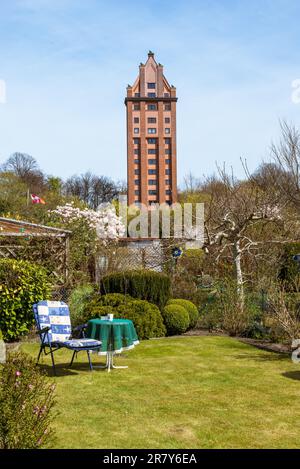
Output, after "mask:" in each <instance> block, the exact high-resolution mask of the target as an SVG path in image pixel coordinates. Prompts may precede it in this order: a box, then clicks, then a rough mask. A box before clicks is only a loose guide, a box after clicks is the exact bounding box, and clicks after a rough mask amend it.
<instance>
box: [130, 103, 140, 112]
mask: <svg viewBox="0 0 300 469" xmlns="http://www.w3.org/2000/svg"><path fill="white" fill-rule="evenodd" d="M132 108H133V110H134V111H139V110H140V105H139V104H134V105H133V106H132Z"/></svg>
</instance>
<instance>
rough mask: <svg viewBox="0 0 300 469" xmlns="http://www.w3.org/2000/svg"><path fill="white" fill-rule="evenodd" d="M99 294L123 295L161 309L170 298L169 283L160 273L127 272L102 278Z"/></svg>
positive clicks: (147, 271) (165, 276)
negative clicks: (152, 304)
mask: <svg viewBox="0 0 300 469" xmlns="http://www.w3.org/2000/svg"><path fill="white" fill-rule="evenodd" d="M100 292H101V294H102V295H105V294H107V293H123V294H126V295H130V296H133V297H134V298H137V299H140V300H147V301H149V302H150V303H154V304H155V305H157V306H158V307H159V308H163V307H164V306H165V305H166V303H167V301H168V300H169V298H170V296H171V281H170V278H169V277H168V275H165V274H162V273H160V272H154V271H152V270H128V271H123V272H117V273H113V274H110V275H106V276H104V277H103V279H102V280H101V285H100Z"/></svg>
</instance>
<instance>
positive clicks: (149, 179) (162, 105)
mask: <svg viewBox="0 0 300 469" xmlns="http://www.w3.org/2000/svg"><path fill="white" fill-rule="evenodd" d="M176 102H177V97H176V88H175V87H174V86H171V85H170V84H169V83H168V81H167V79H166V77H165V76H164V73H163V66H162V65H161V64H160V63H157V62H156V60H155V58H154V54H153V52H151V51H150V52H149V53H148V59H147V62H146V63H145V64H143V63H141V64H140V67H139V75H138V77H137V79H136V81H135V82H134V84H133V85H132V86H130V85H128V86H127V96H126V98H125V105H126V108H127V184H128V203H129V204H130V205H131V204H133V203H135V204H138V203H143V204H145V205H151V204H152V203H160V204H161V203H164V202H165V203H168V204H172V203H174V202H176V201H177V170H176Z"/></svg>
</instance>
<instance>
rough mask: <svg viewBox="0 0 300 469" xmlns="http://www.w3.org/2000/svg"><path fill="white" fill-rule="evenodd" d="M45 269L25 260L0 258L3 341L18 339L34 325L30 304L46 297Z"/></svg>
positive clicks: (47, 286)
mask: <svg viewBox="0 0 300 469" xmlns="http://www.w3.org/2000/svg"><path fill="white" fill-rule="evenodd" d="M49 294H50V285H49V283H48V276H47V271H46V270H45V269H44V268H43V267H41V266H38V265H35V264H31V263H30V262H27V261H19V260H14V259H1V260H0V328H1V329H2V332H3V336H4V339H5V340H8V341H9V340H15V339H18V338H19V337H20V336H21V335H22V334H25V333H26V332H28V330H29V328H30V327H31V326H32V325H33V324H34V316H33V312H32V305H33V304H34V303H36V302H37V301H40V300H45V299H48V298H49Z"/></svg>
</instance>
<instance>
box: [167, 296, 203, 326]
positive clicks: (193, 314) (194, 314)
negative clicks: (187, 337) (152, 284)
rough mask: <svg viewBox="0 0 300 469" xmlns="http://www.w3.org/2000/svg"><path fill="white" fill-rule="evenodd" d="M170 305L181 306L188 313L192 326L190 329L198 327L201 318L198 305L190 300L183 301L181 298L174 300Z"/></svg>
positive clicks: (169, 302)
mask: <svg viewBox="0 0 300 469" xmlns="http://www.w3.org/2000/svg"><path fill="white" fill-rule="evenodd" d="M167 304H168V305H173V304H174V305H180V306H183V308H184V309H185V310H186V311H187V312H188V314H189V317H190V325H189V329H192V328H193V327H195V326H196V324H197V321H198V318H199V311H198V308H197V306H196V305H194V303H192V302H191V301H189V300H183V299H180V298H174V299H172V300H170V301H168V303H167Z"/></svg>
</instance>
